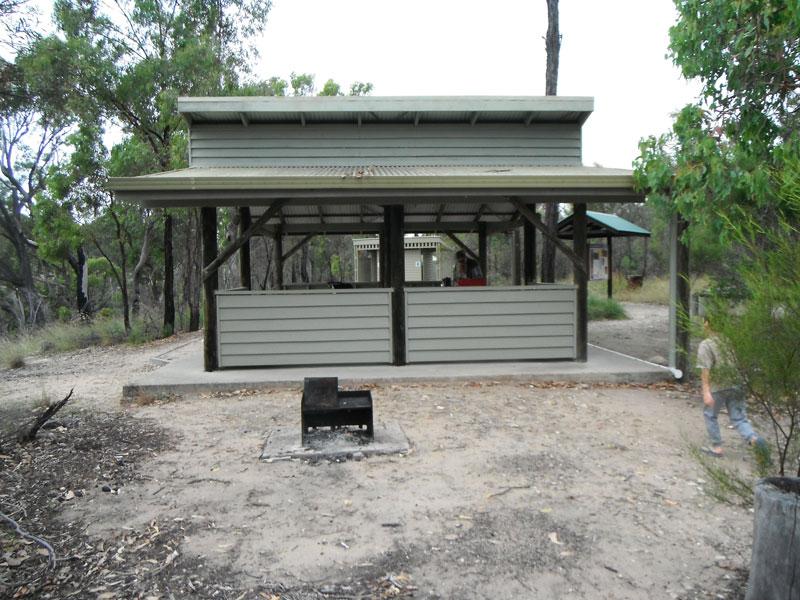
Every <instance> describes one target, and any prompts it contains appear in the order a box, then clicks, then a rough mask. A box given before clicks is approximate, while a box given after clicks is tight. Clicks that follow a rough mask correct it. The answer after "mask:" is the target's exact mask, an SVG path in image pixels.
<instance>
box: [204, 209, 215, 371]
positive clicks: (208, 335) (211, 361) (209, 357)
mask: <svg viewBox="0 0 800 600" xmlns="http://www.w3.org/2000/svg"><path fill="white" fill-rule="evenodd" d="M200 215H201V220H202V230H203V266H204V267H208V266H209V265H211V264H213V263H214V261H215V260H216V259H217V209H216V207H213V206H211V207H208V206H204V207H203V208H201V209H200ZM217 287H219V275H218V274H217V271H216V270H214V271H213V272H212V273H211V274H210V275H209V276H208V277H205V278H204V279H203V319H204V321H205V331H204V332H203V334H204V335H203V368H205V370H206V371H216V370H217V369H218V368H219V355H218V353H217V296H216V291H217Z"/></svg>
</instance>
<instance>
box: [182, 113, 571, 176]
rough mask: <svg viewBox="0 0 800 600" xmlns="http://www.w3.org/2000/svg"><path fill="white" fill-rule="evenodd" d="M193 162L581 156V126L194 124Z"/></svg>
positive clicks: (437, 161) (562, 160)
mask: <svg viewBox="0 0 800 600" xmlns="http://www.w3.org/2000/svg"><path fill="white" fill-rule="evenodd" d="M190 163H191V165H192V166H194V167H273V166H367V165H369V166H387V165H389V166H391V165H397V166H400V165H420V166H425V165H428V166H430V165H478V166H481V165H498V166H502V165H531V166H561V165H563V166H571V165H573V166H577V165H580V164H581V131H580V126H579V125H577V124H575V123H565V124H531V125H530V126H528V127H526V126H525V125H524V124H522V123H519V124H496V123H493V124H488V123H487V124H480V123H478V124H476V125H474V126H471V125H469V124H468V123H463V124H428V125H424V124H423V125H420V126H418V127H414V126H413V125H411V124H373V125H365V126H363V127H357V126H356V125H342V124H330V125H309V126H307V127H301V126H299V125H250V126H248V127H245V126H235V125H200V124H196V125H194V126H192V128H191V156H190Z"/></svg>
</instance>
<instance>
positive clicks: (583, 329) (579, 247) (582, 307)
mask: <svg viewBox="0 0 800 600" xmlns="http://www.w3.org/2000/svg"><path fill="white" fill-rule="evenodd" d="M572 207H573V209H572V227H573V234H572V251H573V252H574V253H575V254H576V255H577V256H578V258H579V259H580V260H581V262H582V263H583V265H584V268H583V270H580V269H577V268H574V269H573V270H572V273H573V279H574V281H575V285H577V286H578V290H577V292H578V297H577V303H578V304H577V310H576V311H575V312H576V314H577V322H576V323H575V350H576V353H575V360H577V361H579V362H586V359H587V356H588V344H589V337H588V333H589V327H588V325H589V312H588V301H589V276H588V263H589V245H588V244H587V235H586V234H587V223H586V203H585V202H576V203H575V204H573V205H572Z"/></svg>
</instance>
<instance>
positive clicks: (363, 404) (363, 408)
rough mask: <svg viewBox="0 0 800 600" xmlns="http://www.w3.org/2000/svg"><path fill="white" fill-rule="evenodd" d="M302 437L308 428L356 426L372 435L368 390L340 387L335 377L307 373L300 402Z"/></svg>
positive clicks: (368, 435)
mask: <svg viewBox="0 0 800 600" xmlns="http://www.w3.org/2000/svg"><path fill="white" fill-rule="evenodd" d="M300 415H301V426H302V430H303V431H302V441H303V444H305V442H306V438H307V436H308V433H309V430H310V429H316V428H317V427H330V428H331V430H334V429H339V428H340V427H347V426H357V427H358V430H359V432H360V433H362V434H364V435H365V437H367V438H369V439H372V438H373V427H372V393H371V392H370V391H369V390H358V391H339V379H338V378H337V377H306V378H305V380H304V382H303V399H302V402H301V406H300Z"/></svg>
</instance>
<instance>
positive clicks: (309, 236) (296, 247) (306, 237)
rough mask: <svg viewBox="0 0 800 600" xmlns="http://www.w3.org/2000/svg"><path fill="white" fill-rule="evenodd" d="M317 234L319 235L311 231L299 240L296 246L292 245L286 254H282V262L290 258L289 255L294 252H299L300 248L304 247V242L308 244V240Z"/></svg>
mask: <svg viewBox="0 0 800 600" xmlns="http://www.w3.org/2000/svg"><path fill="white" fill-rule="evenodd" d="M316 235H317V234H316V233H309V234H308V235H307V236H305V237H304V238H303V239H302V240H300V241H299V242H297V243H296V244H295V245H294V246H292V247H291V248H290V249H289V251H288V252H287V253H286V254H284V255H283V256H281V262H282V263H283V262H286V259H287V258H289V257H290V256H291V255H292V254H294V253H295V252H297V251H298V250H300V248H302V247H303V245H304V244H306V243H307V242H309V241H310V240H311V239H312V238H314V237H316Z"/></svg>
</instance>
